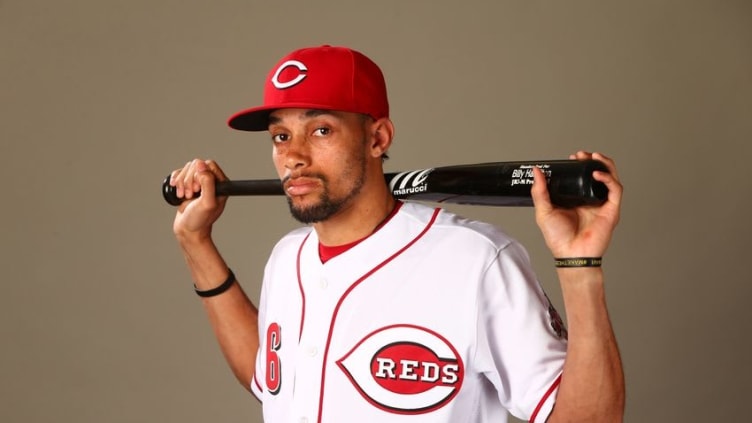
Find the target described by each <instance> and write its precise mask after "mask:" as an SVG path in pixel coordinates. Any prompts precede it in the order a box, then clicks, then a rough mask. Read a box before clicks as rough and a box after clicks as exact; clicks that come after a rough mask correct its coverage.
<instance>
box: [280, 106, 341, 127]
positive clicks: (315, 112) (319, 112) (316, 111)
mask: <svg viewBox="0 0 752 423" xmlns="http://www.w3.org/2000/svg"><path fill="white" fill-rule="evenodd" d="M272 113H274V112H270V113H269V119H268V120H269V125H273V124H276V123H280V122H281V121H282V119H280V118H279V117H277V116H273V115H272ZM322 115H330V116H334V117H340V116H339V114H338V113H337V112H335V111H334V110H323V109H308V110H306V111H305V112H304V113H302V116H304V117H307V118H312V117H317V116H322Z"/></svg>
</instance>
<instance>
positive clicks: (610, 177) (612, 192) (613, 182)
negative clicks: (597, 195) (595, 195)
mask: <svg viewBox="0 0 752 423" xmlns="http://www.w3.org/2000/svg"><path fill="white" fill-rule="evenodd" d="M593 179H595V180H596V181H598V182H602V183H603V184H604V185H606V188H607V189H608V197H607V202H608V203H611V204H614V205H616V206H617V207H618V205H619V204H620V203H621V197H622V192H623V190H624V187H623V186H622V185H621V182H619V180H618V179H617V177H616V176H615V175H614V174H612V173H609V172H600V171H595V172H593Z"/></svg>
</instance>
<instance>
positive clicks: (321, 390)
mask: <svg viewBox="0 0 752 423" xmlns="http://www.w3.org/2000/svg"><path fill="white" fill-rule="evenodd" d="M440 211H441V209H439V208H437V209H435V210H434V212H433V216H431V220H430V221H429V222H428V224H427V225H426V227H425V228H423V230H422V231H421V232H420V233H419V234H418V235H417V236H416V237H415V238H413V239H412V240H411V241H410V242H408V243H407V244H405V246H403V247H402V248H400V249H399V250H398V251H397V252H395V253H394V254H392V255H391V256H389V257H388V258H387V259H386V260H384V261H382V262H381V263H379V264H378V265H377V266H376V267H374V268H373V269H371V270H369V271H368V272H366V273H365V274H364V275H363V276H361V277H360V278H358V279H357V280H356V281H355V282H353V284H352V285H350V287H349V288H347V290H346V291H345V292H344V294H342V297H341V298H340V299H339V301H338V302H337V305H336V306H335V307H334V313H333V314H332V320H331V323H330V324H329V334H328V335H327V337H326V347H325V348H324V361H323V364H322V366H321V386H320V387H319V412H318V417H317V418H316V421H317V422H318V423H321V416H322V414H323V409H324V385H325V384H326V383H325V381H326V360H327V358H328V357H329V346H330V343H331V341H332V332H334V322H335V321H336V320H337V313H338V312H339V308H340V306H341V305H342V303H343V302H344V301H345V298H347V296H348V295H349V294H350V293H351V292H352V291H353V290H354V289H355V288H356V287H357V286H358V285H360V283H361V282H363V281H364V280H366V279H368V277H369V276H371V275H372V274H374V273H375V272H376V271H378V270H379V269H381V268H382V267H384V266H385V265H387V264H388V263H389V262H390V261H392V260H394V259H395V258H396V257H397V256H399V255H400V254H402V253H404V252H405V250H407V249H408V248H410V247H411V246H412V245H413V244H415V243H416V242H417V241H418V240H419V239H420V238H422V237H423V235H425V234H426V232H428V230H429V229H430V228H431V226H433V223H434V222H435V221H436V217H437V216H438V215H439V212H440ZM306 239H307V237H306ZM305 241H306V240H305V239H304V240H303V243H302V244H305ZM302 244H301V247H300V250H298V260H297V267H298V284H299V285H300V286H301V287H302V286H303V282H302V281H301V279H300V255H301V251H302V250H303V246H302ZM301 333H302V324H301Z"/></svg>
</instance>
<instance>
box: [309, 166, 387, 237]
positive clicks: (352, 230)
mask: <svg viewBox="0 0 752 423" xmlns="http://www.w3.org/2000/svg"><path fill="white" fill-rule="evenodd" d="M382 181H383V178H382ZM394 206H395V200H394V197H392V194H391V192H389V190H388V187H387V186H386V184H385V183H384V182H381V184H380V185H378V186H376V187H374V188H373V189H372V190H363V191H362V192H361V193H360V194H359V195H358V197H356V198H354V199H353V201H352V203H351V204H349V205H347V206H345V207H343V208H342V210H340V211H339V212H337V214H335V215H334V216H332V217H330V218H329V219H327V220H325V221H323V222H318V223H314V224H313V228H314V229H315V230H316V234H317V235H318V237H319V242H321V243H322V244H324V245H328V246H335V245H343V244H347V243H350V242H354V241H357V240H360V239H363V238H365V237H367V236H368V235H370V234H371V233H373V231H374V229H376V227H378V226H379V224H381V222H383V221H384V219H385V218H386V217H387V216H389V213H391V211H392V209H394Z"/></svg>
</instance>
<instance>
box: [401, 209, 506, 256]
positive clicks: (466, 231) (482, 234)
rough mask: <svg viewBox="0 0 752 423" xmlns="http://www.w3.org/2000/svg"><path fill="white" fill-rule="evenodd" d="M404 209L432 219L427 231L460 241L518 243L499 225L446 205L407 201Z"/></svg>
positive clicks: (408, 214)
mask: <svg viewBox="0 0 752 423" xmlns="http://www.w3.org/2000/svg"><path fill="white" fill-rule="evenodd" d="M401 213H404V215H405V216H406V218H408V219H413V220H415V221H418V222H426V224H429V223H430V225H431V228H430V230H429V232H428V233H427V234H426V235H431V236H432V237H436V238H442V239H446V240H449V241H451V242H459V243H460V244H458V245H474V246H477V247H486V248H491V249H493V250H496V251H500V250H503V249H505V248H508V247H512V246H516V245H518V244H519V243H518V242H517V240H515V239H514V238H512V237H511V236H509V235H508V234H507V233H506V232H504V231H503V230H502V229H501V228H499V227H498V226H496V225H492V224H490V223H487V222H482V221H479V220H474V219H470V218H467V217H464V216H461V215H458V214H456V213H454V212H451V211H449V210H446V209H442V208H438V209H437V208H434V207H429V206H427V205H425V204H420V203H414V202H406V203H405V204H404V206H403V207H402V210H401ZM431 219H433V221H432V222H431Z"/></svg>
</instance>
